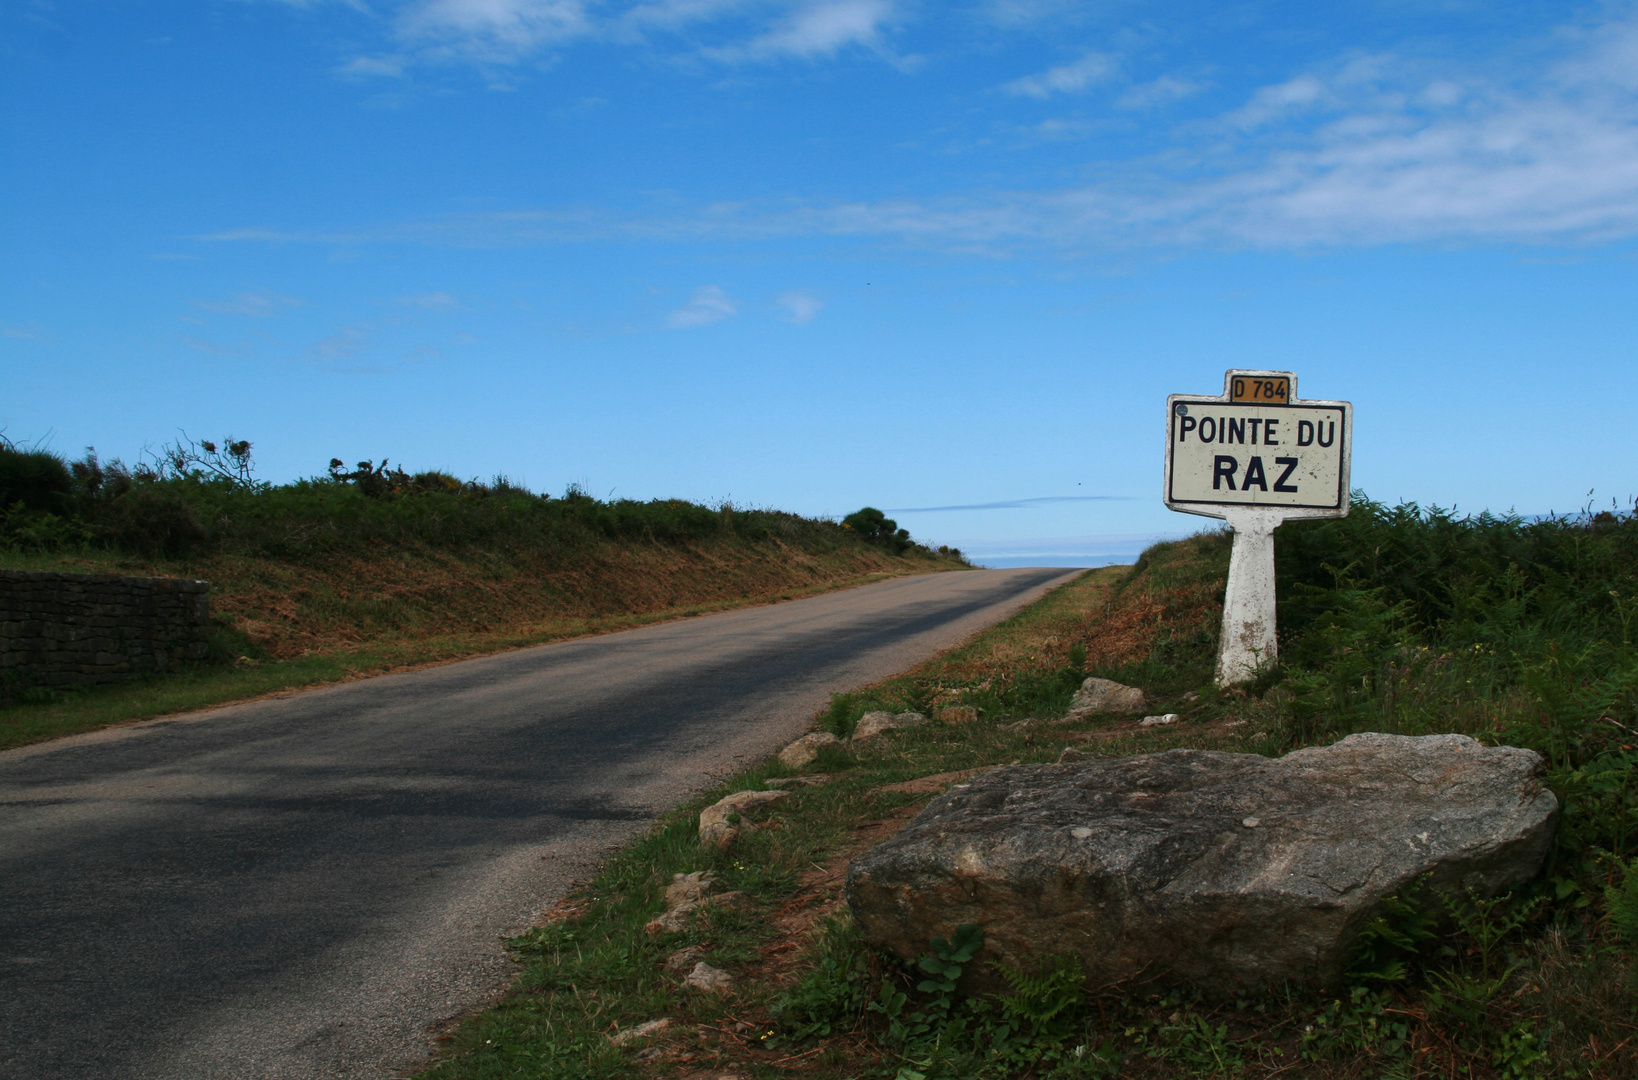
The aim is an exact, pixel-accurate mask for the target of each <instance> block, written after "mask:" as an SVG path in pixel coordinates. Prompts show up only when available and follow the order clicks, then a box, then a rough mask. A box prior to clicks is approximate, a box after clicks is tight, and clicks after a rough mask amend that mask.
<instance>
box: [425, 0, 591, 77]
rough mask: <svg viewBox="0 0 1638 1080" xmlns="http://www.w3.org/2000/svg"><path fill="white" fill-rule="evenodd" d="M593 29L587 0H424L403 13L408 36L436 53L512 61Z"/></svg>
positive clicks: (496, 60) (455, 56)
mask: <svg viewBox="0 0 1638 1080" xmlns="http://www.w3.org/2000/svg"><path fill="white" fill-rule="evenodd" d="M592 29H593V24H592V19H591V17H590V16H589V15H588V14H587V11H586V5H585V4H584V3H583V2H582V0H420V2H418V3H415V4H412V5H411V6H410V7H408V8H406V9H405V10H404V12H403V13H402V14H401V15H400V16H399V18H398V33H399V35H400V36H401V37H403V38H405V39H406V40H409V41H412V42H415V43H418V44H422V45H431V46H434V47H441V53H435V54H434V57H435V58H449V57H454V58H463V59H474V60H480V61H487V62H496V63H507V62H513V61H516V60H518V59H520V58H522V57H523V56H525V55H527V54H529V53H532V52H535V51H537V50H539V49H541V48H544V47H547V46H551V45H557V44H561V43H563V42H565V41H569V40H571V39H573V38H577V37H583V36H585V35H587V34H589V33H590V32H591V31H592Z"/></svg>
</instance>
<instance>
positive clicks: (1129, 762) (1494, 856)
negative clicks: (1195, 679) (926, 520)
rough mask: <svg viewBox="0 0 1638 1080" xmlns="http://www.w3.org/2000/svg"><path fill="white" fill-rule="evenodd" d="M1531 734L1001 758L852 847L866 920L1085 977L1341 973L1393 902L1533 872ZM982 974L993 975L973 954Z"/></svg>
mask: <svg viewBox="0 0 1638 1080" xmlns="http://www.w3.org/2000/svg"><path fill="white" fill-rule="evenodd" d="M1542 769H1543V766H1542V761H1541V759H1540V758H1539V757H1538V756H1537V755H1536V754H1534V753H1532V752H1531V751H1529V750H1519V749H1514V748H1511V747H1499V748H1487V747H1484V746H1481V745H1480V744H1479V743H1477V742H1474V741H1473V740H1472V739H1469V738H1467V737H1466V736H1464V735H1428V736H1423V737H1420V738H1411V737H1406V736H1399V735H1378V734H1365V735H1351V736H1349V737H1348V738H1346V739H1344V740H1342V741H1341V742H1339V743H1337V744H1335V745H1334V746H1328V747H1322V748H1314V749H1308V750H1298V751H1295V752H1293V753H1290V754H1287V755H1285V756H1284V757H1282V758H1277V759H1270V758H1265V757H1261V756H1259V755H1256V754H1226V753H1217V752H1213V751H1204V750H1170V751H1167V752H1166V753H1162V754H1144V755H1140V756H1137V757H1127V758H1104V759H1095V760H1090V761H1074V762H1069V763H1066V764H1059V765H1017V766H1011V767H1007V768H1000V769H994V770H991V771H989V772H987V773H984V774H982V775H980V776H978V777H975V778H974V779H972V780H971V781H969V782H967V783H964V784H958V785H956V786H955V787H953V788H951V789H950V791H948V792H947V793H945V794H944V795H942V796H940V797H938V798H937V799H935V800H933V802H931V803H930V804H929V805H928V806H927V808H926V809H925V810H924V811H922V813H921V814H920V815H919V816H918V817H917V818H916V819H915V820H914V821H912V822H911V823H910V825H909V826H907V827H906V828H905V829H904V830H903V831H902V832H900V833H899V834H898V835H897V836H895V837H894V838H893V839H891V840H889V841H887V842H886V843H884V844H882V845H881V846H879V847H877V848H875V849H873V850H871V851H869V852H867V853H865V854H864V855H862V856H860V857H859V858H857V859H855V860H853V863H852V865H851V866H849V867H848V874H847V900H848V904H849V906H850V907H851V908H852V910H853V916H854V919H855V920H856V922H857V923H858V925H859V927H860V928H861V929H862V930H863V932H864V934H865V936H866V937H867V938H869V939H870V940H871V941H874V942H876V943H878V944H880V945H884V946H886V947H888V948H890V949H892V950H893V951H895V952H897V953H899V954H900V955H902V956H905V957H907V958H908V957H913V956H916V955H918V954H920V953H923V952H926V951H927V945H928V940H929V939H930V938H931V937H932V936H933V935H935V934H944V935H948V934H949V933H950V932H951V931H952V930H953V929H954V928H955V927H956V926H958V925H960V924H961V923H977V924H978V925H979V926H981V927H983V928H984V932H985V935H986V938H985V949H984V953H983V959H986V960H990V961H1004V962H1009V963H1013V964H1024V965H1026V966H1028V965H1031V964H1034V963H1039V962H1040V961H1041V960H1042V959H1044V958H1047V957H1051V956H1055V955H1060V954H1069V953H1078V954H1079V955H1080V957H1081V960H1082V963H1083V966H1084V970H1085V971H1086V974H1087V976H1088V979H1089V981H1090V983H1091V984H1092V985H1094V986H1103V985H1107V984H1111V983H1116V982H1121V981H1128V982H1131V983H1135V984H1144V983H1163V984H1182V985H1191V986H1198V987H1201V988H1203V989H1205V990H1207V991H1209V992H1214V993H1228V992H1231V991H1233V990H1237V989H1240V988H1254V987H1259V986H1268V985H1270V984H1275V983H1278V982H1280V981H1282V980H1285V979H1290V980H1293V981H1296V982H1303V983H1309V984H1315V985H1320V986H1331V985H1335V984H1336V983H1337V982H1338V980H1339V979H1340V977H1341V975H1342V972H1343V968H1344V966H1345V965H1346V963H1347V959H1348V954H1349V950H1350V947H1351V945H1352V943H1353V940H1354V937H1355V935H1356V934H1357V933H1358V931H1359V929H1360V927H1361V925H1362V924H1363V923H1364V922H1365V921H1366V920H1367V919H1368V918H1370V917H1371V915H1372V914H1373V912H1374V909H1375V908H1376V907H1377V904H1378V902H1379V901H1380V900H1381V899H1382V898H1383V897H1385V896H1388V895H1390V894H1392V893H1395V892H1397V891H1399V890H1400V889H1402V888H1404V887H1405V886H1407V885H1410V884H1412V883H1413V882H1415V881H1416V879H1417V878H1418V877H1420V876H1421V875H1423V874H1430V875H1431V877H1430V879H1429V885H1430V886H1431V887H1432V888H1433V889H1435V890H1446V891H1449V892H1453V893H1456V894H1458V895H1460V894H1462V893H1464V892H1467V891H1472V892H1474V893H1475V894H1479V895H1491V894H1495V893H1497V892H1501V891H1504V890H1507V889H1510V888H1512V887H1513V886H1515V885H1518V884H1521V883H1522V882H1524V881H1526V880H1528V879H1529V878H1530V877H1532V876H1533V875H1534V874H1535V873H1536V872H1537V871H1538V870H1539V869H1540V867H1541V865H1542V861H1543V860H1544V858H1545V857H1546V854H1547V849H1548V846H1549V844H1550V843H1551V841H1552V832H1553V825H1554V822H1555V820H1556V818H1557V815H1558V800H1557V799H1555V798H1554V797H1553V794H1552V792H1550V791H1548V790H1547V789H1546V788H1544V787H1542V785H1541V780H1540V777H1541V774H1542ZM974 969H975V970H974V971H973V972H972V973H971V974H970V977H969V983H970V988H971V989H992V988H996V982H997V980H996V978H995V976H994V974H993V968H991V967H990V966H989V965H974Z"/></svg>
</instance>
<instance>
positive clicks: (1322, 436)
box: [1314, 420, 1337, 446]
mask: <svg viewBox="0 0 1638 1080" xmlns="http://www.w3.org/2000/svg"><path fill="white" fill-rule="evenodd" d="M1314 427H1315V428H1317V429H1318V435H1319V444H1320V445H1321V446H1330V445H1331V444H1332V443H1334V442H1336V441H1337V422H1336V421H1335V420H1333V421H1331V433H1330V434H1329V435H1327V434H1326V433H1325V423H1324V421H1319V422H1317V423H1315V424H1314Z"/></svg>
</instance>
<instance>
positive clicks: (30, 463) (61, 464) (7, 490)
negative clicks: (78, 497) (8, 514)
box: [0, 443, 74, 514]
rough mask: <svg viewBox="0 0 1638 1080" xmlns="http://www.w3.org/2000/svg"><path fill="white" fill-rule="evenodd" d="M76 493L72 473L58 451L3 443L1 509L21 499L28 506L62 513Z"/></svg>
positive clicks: (0, 475)
mask: <svg viewBox="0 0 1638 1080" xmlns="http://www.w3.org/2000/svg"><path fill="white" fill-rule="evenodd" d="M73 493H74V478H73V475H72V474H71V473H70V472H69V470H68V464H67V463H66V462H65V461H63V459H62V458H60V457H58V456H57V455H56V454H53V453H51V452H49V451H47V450H19V449H17V448H16V447H15V446H12V445H10V444H9V443H6V444H3V445H0V509H4V508H7V507H12V506H16V505H17V504H19V503H21V504H22V506H23V508H24V509H26V510H38V511H44V512H45V513H49V514H63V513H65V512H67V510H68V508H69V499H70V497H71V496H72V495H73Z"/></svg>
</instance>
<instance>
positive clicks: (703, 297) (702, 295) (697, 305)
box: [665, 285, 739, 330]
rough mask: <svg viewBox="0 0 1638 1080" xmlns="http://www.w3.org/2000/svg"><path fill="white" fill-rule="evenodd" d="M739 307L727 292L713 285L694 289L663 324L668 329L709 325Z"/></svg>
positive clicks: (736, 311)
mask: <svg viewBox="0 0 1638 1080" xmlns="http://www.w3.org/2000/svg"><path fill="white" fill-rule="evenodd" d="M738 311H739V308H738V307H737V306H736V305H735V304H734V302H733V300H731V299H730V298H729V296H728V294H727V293H725V292H723V291H722V290H721V289H720V288H718V287H717V286H715V285H706V286H705V287H704V288H700V289H696V290H695V291H694V295H693V298H692V299H690V300H689V301H688V303H686V304H684V305H683V306H682V307H680V308H678V309H677V310H676V311H673V312H672V313H671V315H670V316H669V317H668V318H667V319H666V321H665V325H666V328H667V329H670V330H686V329H688V328H690V327H694V326H710V325H711V324H712V323H717V322H721V321H722V320H724V319H726V318H728V317H729V316H730V315H734V314H736V313H738Z"/></svg>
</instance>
